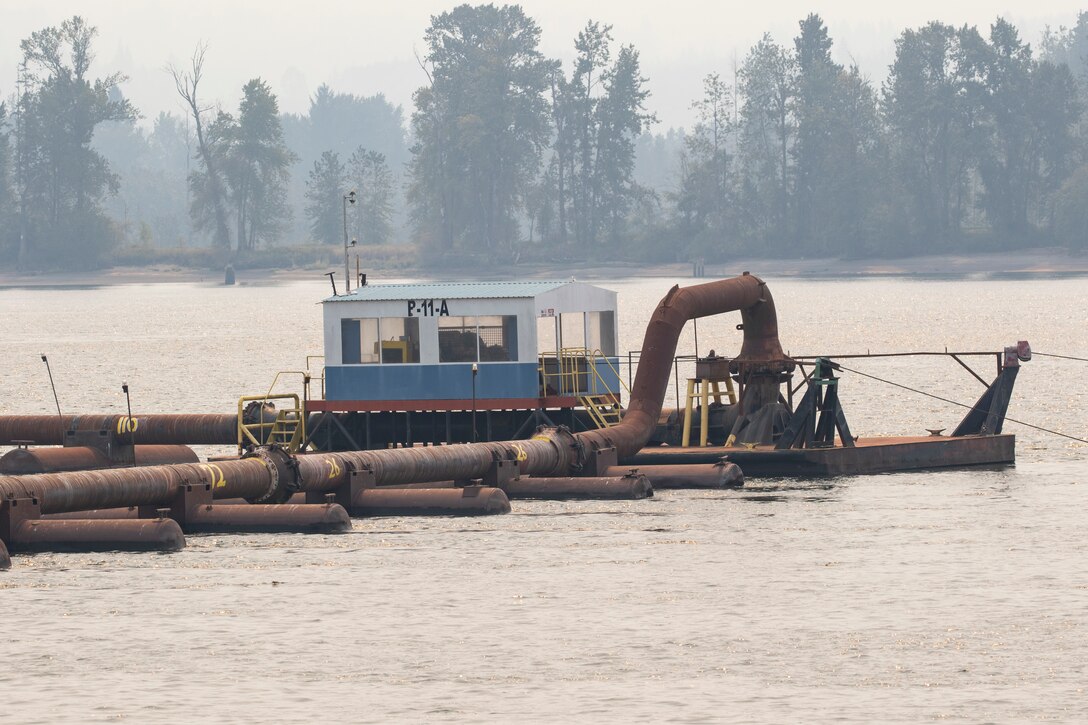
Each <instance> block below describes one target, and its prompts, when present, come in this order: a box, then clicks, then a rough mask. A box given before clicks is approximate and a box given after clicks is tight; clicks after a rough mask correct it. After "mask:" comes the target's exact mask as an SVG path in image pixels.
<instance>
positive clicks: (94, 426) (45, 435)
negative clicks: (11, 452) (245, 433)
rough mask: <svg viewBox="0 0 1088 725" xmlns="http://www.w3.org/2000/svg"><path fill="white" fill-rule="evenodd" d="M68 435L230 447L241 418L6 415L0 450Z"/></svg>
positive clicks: (1, 419)
mask: <svg viewBox="0 0 1088 725" xmlns="http://www.w3.org/2000/svg"><path fill="white" fill-rule="evenodd" d="M68 431H81V432H88V431H90V432H95V431H107V432H108V435H109V436H110V437H111V438H112V439H113V441H115V442H117V443H132V444H135V445H141V444H145V445H167V444H176V445H229V444H231V443H234V442H236V441H237V440H238V416H237V415H220V414H208V415H204V414H183V415H165V414H155V415H134V416H132V418H129V417H128V416H127V415H74V416H73V415H66V416H63V417H61V416H56V415H5V416H0V446H11V445H17V442H18V441H28V442H30V443H34V444H35V445H39V446H59V445H64V443H65V437H66V434H67V432H68Z"/></svg>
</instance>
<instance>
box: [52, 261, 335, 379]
mask: <svg viewBox="0 0 1088 725" xmlns="http://www.w3.org/2000/svg"><path fill="white" fill-rule="evenodd" d="M325 276H326V277H328V278H329V281H330V282H332V296H333V297H336V272H326V273H325ZM44 357H45V356H44V355H42V358H44Z"/></svg>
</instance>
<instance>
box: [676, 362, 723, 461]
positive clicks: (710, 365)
mask: <svg viewBox="0 0 1088 725" xmlns="http://www.w3.org/2000/svg"><path fill="white" fill-rule="evenodd" d="M711 355H713V351H711ZM721 383H725V392H726V395H727V396H728V397H729V404H730V405H736V403H737V393H736V391H735V390H734V389H733V378H732V377H731V376H730V375H729V360H727V359H726V358H723V357H704V358H699V359H698V360H696V361H695V377H694V378H688V392H687V400H686V402H685V403H684V435H683V438H682V439H681V443H680V445H682V446H684V447H687V446H689V445H691V419H692V416H693V414H694V411H693V410H692V408H693V406H694V403H695V400H698V401H699V445H700V446H706V443H707V429H708V428H709V427H710V398H711V396H713V397H714V402H715V403H718V404H719V405H721V403H722V391H721V388H720V387H719V385H720V384H721Z"/></svg>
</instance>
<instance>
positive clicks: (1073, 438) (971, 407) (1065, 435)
mask: <svg viewBox="0 0 1088 725" xmlns="http://www.w3.org/2000/svg"><path fill="white" fill-rule="evenodd" d="M1034 354H1038V353H1034ZM1085 362H1088V361H1085ZM835 366H836V367H838V368H841V369H843V370H845V371H846V372H849V373H854V374H855V375H860V376H862V377H863V378H871V379H873V380H876V381H877V382H881V383H886V384H888V385H893V386H895V387H897V388H902V389H903V390H909V391H910V392H912V393H918V394H919V395H924V396H926V397H928V398H934V399H936V400H940V401H941V402H944V403H949V404H950V405H958V406H959V407H961V408H967V409H968V410H975V408H976V406H974V405H967V404H966V403H961V402H959V401H958V400H949V399H948V398H942V397H941V396H939V395H934V394H933V393H927V392H926V391H924V390H918V389H917V388H912V387H910V386H909V385H902V384H900V383H895V382H892V381H891V380H885V379H884V378H878V377H877V376H876V375H870V374H868V373H863V372H861V371H860V370H854V369H852V368H848V367H846V366H845V365H843V364H841V363H838V362H835ZM1005 420H1007V421H1009V422H1010V423H1016V424H1017V425H1022V426H1025V427H1027V428H1034V429H1035V430H1038V431H1042V432H1043V433H1050V434H1052V435H1056V436H1061V437H1062V438H1068V439H1069V440H1071V441H1077V442H1078V443H1088V440H1086V439H1084V438H1077V437H1076V436H1071V435H1069V434H1068V433H1062V432H1061V431H1056V430H1051V429H1049V428H1043V427H1042V426H1038V425H1034V424H1033V423H1025V422H1024V421H1022V420H1017V419H1016V418H1010V417H1008V416H1005Z"/></svg>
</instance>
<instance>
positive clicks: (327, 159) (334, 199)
mask: <svg viewBox="0 0 1088 725" xmlns="http://www.w3.org/2000/svg"><path fill="white" fill-rule="evenodd" d="M346 187H347V172H346V170H345V169H344V165H343V163H341V161H340V156H339V154H337V153H335V152H333V151H326V152H325V153H323V154H321V158H319V159H318V160H317V161H315V162H314V167H313V169H312V170H311V171H310V176H309V182H308V183H307V185H306V202H307V204H306V218H307V219H309V221H310V234H311V235H312V236H313V238H314V240H315V241H318V242H321V243H322V244H341V243H343V241H344V224H343V213H344V212H343V201H344V194H346V193H347V188H346Z"/></svg>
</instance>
